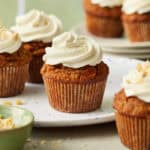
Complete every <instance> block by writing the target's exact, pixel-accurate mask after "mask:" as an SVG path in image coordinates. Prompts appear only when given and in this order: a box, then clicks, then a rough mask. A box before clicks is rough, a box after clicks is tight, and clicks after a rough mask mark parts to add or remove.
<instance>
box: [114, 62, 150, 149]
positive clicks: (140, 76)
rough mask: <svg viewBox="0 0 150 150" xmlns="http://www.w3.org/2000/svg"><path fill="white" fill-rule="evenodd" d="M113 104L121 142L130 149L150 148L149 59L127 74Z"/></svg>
mask: <svg viewBox="0 0 150 150" xmlns="http://www.w3.org/2000/svg"><path fill="white" fill-rule="evenodd" d="M113 106H114V108H115V110H116V124H117V128H118V133H119V136H120V138H121V141H122V143H123V144H124V145H125V146H127V147H128V148H129V149H131V150H150V62H145V63H143V64H138V65H137V68H136V69H135V70H133V71H131V72H130V73H129V74H128V75H127V76H125V77H124V79H123V88H122V90H121V91H120V92H118V93H117V94H116V95H115V99H114V103H113Z"/></svg>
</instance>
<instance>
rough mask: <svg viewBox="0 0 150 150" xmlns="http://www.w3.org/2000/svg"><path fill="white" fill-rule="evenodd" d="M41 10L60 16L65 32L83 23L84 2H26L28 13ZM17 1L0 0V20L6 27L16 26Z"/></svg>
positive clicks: (53, 0) (55, 0)
mask: <svg viewBox="0 0 150 150" xmlns="http://www.w3.org/2000/svg"><path fill="white" fill-rule="evenodd" d="M34 8H35V9H40V10H43V11H45V12H46V13H49V14H51V13H52V14H55V15H56V16H58V17H59V18H60V19H61V20H62V22H63V24H64V28H65V30H67V29H70V28H72V27H73V26H75V25H77V24H79V23H80V22H83V10H82V0H26V11H29V10H30V9H34ZM16 15H17V0H0V20H1V22H2V23H3V25H5V26H6V27H9V26H11V25H13V24H14V22H15V16H16Z"/></svg>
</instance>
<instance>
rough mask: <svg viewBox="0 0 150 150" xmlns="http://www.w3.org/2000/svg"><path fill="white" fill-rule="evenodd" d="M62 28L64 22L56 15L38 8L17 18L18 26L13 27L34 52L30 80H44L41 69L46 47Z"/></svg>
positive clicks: (27, 46)
mask: <svg viewBox="0 0 150 150" xmlns="http://www.w3.org/2000/svg"><path fill="white" fill-rule="evenodd" d="M62 28H63V27H62V23H61V21H60V20H59V19H58V18H57V17H56V16H54V15H47V14H45V13H44V12H42V11H38V10H31V11H30V12H28V13H27V14H25V15H24V16H19V17H17V18H16V26H15V27H13V28H12V29H13V30H15V31H17V32H18V33H19V34H20V36H21V40H22V41H23V47H24V49H26V50H27V51H29V52H31V54H32V60H31V62H30V65H29V82H32V83H41V82H43V81H42V77H41V75H40V69H41V67H42V65H43V61H42V56H43V55H44V54H45V47H48V46H49V47H50V46H51V44H52V39H53V38H54V37H55V36H57V35H58V34H60V33H61V32H62V30H63V29H62Z"/></svg>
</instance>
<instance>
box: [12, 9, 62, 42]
mask: <svg viewBox="0 0 150 150" xmlns="http://www.w3.org/2000/svg"><path fill="white" fill-rule="evenodd" d="M12 29H13V30H15V31H17V32H18V33H19V34H20V36H21V39H22V41H23V42H30V41H43V42H46V43H48V42H51V41H52V39H53V38H54V37H55V36H57V35H58V34H60V33H62V30H63V27H62V23H61V21H60V20H59V19H58V18H57V17H56V16H53V15H46V14H45V13H44V12H42V11H38V10H32V11H30V12H29V13H27V14H25V15H24V16H18V17H17V18H16V26H15V27H12Z"/></svg>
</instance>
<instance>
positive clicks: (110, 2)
mask: <svg viewBox="0 0 150 150" xmlns="http://www.w3.org/2000/svg"><path fill="white" fill-rule="evenodd" d="M91 2H92V4H98V5H100V6H101V7H117V6H121V5H122V3H123V0H91Z"/></svg>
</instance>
